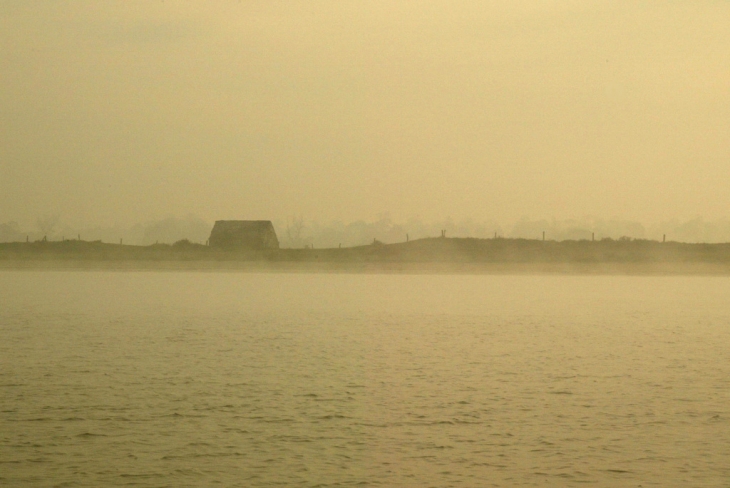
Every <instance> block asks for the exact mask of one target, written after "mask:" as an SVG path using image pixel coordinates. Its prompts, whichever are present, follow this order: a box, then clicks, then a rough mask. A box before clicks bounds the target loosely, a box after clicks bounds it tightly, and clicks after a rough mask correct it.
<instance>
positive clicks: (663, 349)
mask: <svg viewBox="0 0 730 488" xmlns="http://www.w3.org/2000/svg"><path fill="white" fill-rule="evenodd" d="M728 285H730V280H728V279H727V278H705V277H617V276H610V277H609V276H606V277H600V276H599V277H596V276H592V277H585V276H583V277H581V276H574V277H570V276H424V275H417V276H404V275H323V274H320V275H286V274H246V273H240V274H239V273H218V274H215V273H209V274H207V273H174V272H173V273H123V272H118V273H114V272H106V273H105V272H10V271H4V272H0V296H1V297H2V305H1V306H0V484H1V485H3V486H125V485H130V486H132V485H133V486H143V487H145V486H150V487H151V486H207V485H212V484H215V483H216V482H218V483H220V485H221V486H246V487H259V486H353V485H363V486H365V485H370V486H414V487H421V486H457V485H458V486H531V485H539V486H550V485H552V486H566V485H572V484H584V483H591V484H593V485H597V486H639V485H641V486H644V487H646V486H721V485H722V483H726V482H727V480H728V479H730V442H729V441H730V423H729V422H728V420H730V393H729V392H730V299H729V298H730V296H729V295H730V293H729V292H730V286H728Z"/></svg>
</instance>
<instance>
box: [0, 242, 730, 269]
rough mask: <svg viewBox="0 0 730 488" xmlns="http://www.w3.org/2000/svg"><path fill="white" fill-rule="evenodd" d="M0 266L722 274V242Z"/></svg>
mask: <svg viewBox="0 0 730 488" xmlns="http://www.w3.org/2000/svg"><path fill="white" fill-rule="evenodd" d="M0 269H5V270H110V271H111V270H118V271H175V270H184V271H237V272H273V273H404V274H424V273H435V274H453V273H459V274H531V273H537V274H580V275H591V274H594V275H596V274H598V275H600V274H604V275H718V276H727V275H730V243H722V244H688V243H679V242H666V243H662V242H658V241H648V240H618V241H615V240H602V241H560V242H557V241H540V240H529V239H504V238H497V239H474V238H444V237H442V238H427V239H419V240H413V241H410V242H402V243H397V244H382V243H379V242H375V243H373V244H372V245H367V246H358V247H351V248H331V249H269V250H259V251H252V250H220V249H215V248H211V247H208V246H203V245H200V244H193V243H190V242H187V241H182V242H179V243H176V244H173V245H168V244H156V245H151V246H130V245H121V244H110V243H102V242H99V241H94V242H89V241H79V240H67V241H56V242H44V241H38V242H28V243H26V242H14V243H0Z"/></svg>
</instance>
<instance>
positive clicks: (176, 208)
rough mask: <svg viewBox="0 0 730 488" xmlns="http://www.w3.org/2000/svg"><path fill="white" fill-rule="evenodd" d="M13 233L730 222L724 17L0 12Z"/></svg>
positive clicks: (359, 7) (545, 11)
mask: <svg viewBox="0 0 730 488" xmlns="http://www.w3.org/2000/svg"><path fill="white" fill-rule="evenodd" d="M0 67H1V69H0V221H6V220H10V219H15V220H21V221H32V220H33V219H35V217H36V216H38V215H41V214H48V213H57V214H61V216H62V218H63V219H64V220H66V221H68V222H72V223H75V224H77V225H90V224H94V223H108V222H135V221H144V220H148V219H151V218H159V217H161V216H164V215H169V214H173V215H185V214H188V213H193V214H196V215H199V216H201V217H203V218H205V219H209V220H216V219H224V218H271V219H281V218H286V216H289V215H295V214H296V215H299V214H303V215H304V216H305V218H308V219H319V220H329V219H343V220H346V221H349V220H354V219H360V218H372V217H374V216H376V215H378V214H379V213H381V212H390V213H391V215H392V216H393V217H394V218H395V219H405V218H407V217H409V216H420V217H421V218H424V219H438V218H443V217H445V216H453V217H454V218H474V219H478V220H479V219H494V220H497V221H502V222H509V221H514V220H517V219H519V218H520V217H522V216H529V217H531V218H550V217H555V218H569V217H574V216H583V215H597V216H604V217H619V218H626V219H635V220H641V221H653V220H660V219H669V218H674V217H679V218H686V217H689V216H695V215H701V216H704V217H705V218H710V219H712V218H723V217H730V191H728V184H729V183H730V2H727V1H666V0H661V1H626V2H624V1H605V2H591V1H529V2H514V1H503V2H502V1H500V2H490V1H484V0H480V1H438V2H437V1H422V2H420V1H419V2H415V1H397V0H384V1H375V0H368V1H341V0H337V1H316V0H306V1H302V2H297V1H293V0H285V1H272V0H265V1H247V0H241V1H221V2H208V1H199V2H193V1H185V2H183V1H170V0H167V1H147V0H145V1H129V0H125V1H121V0H120V1H101V0H94V1H88V2H85V1H80V0H68V1H31V0H18V1H14V0H5V1H3V2H1V3H0Z"/></svg>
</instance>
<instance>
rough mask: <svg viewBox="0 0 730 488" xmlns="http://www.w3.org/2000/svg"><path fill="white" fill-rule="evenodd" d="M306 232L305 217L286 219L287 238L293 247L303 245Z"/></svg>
mask: <svg viewBox="0 0 730 488" xmlns="http://www.w3.org/2000/svg"><path fill="white" fill-rule="evenodd" d="M303 231H304V217H303V216H301V215H300V216H299V217H296V216H294V217H290V218H288V219H286V237H287V239H288V240H289V245H290V246H291V247H300V246H301V245H302V242H303V239H302V232H303Z"/></svg>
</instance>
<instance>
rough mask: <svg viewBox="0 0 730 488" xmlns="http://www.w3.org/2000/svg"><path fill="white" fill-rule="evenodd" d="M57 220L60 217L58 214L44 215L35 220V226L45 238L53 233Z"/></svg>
mask: <svg viewBox="0 0 730 488" xmlns="http://www.w3.org/2000/svg"><path fill="white" fill-rule="evenodd" d="M59 219H60V217H59V215H58V214H54V215H50V214H46V215H43V216H41V217H38V219H36V225H37V226H38V230H40V231H41V234H43V236H44V237H45V236H48V235H49V234H52V233H53V230H54V229H55V228H56V226H57V225H58V221H59Z"/></svg>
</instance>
